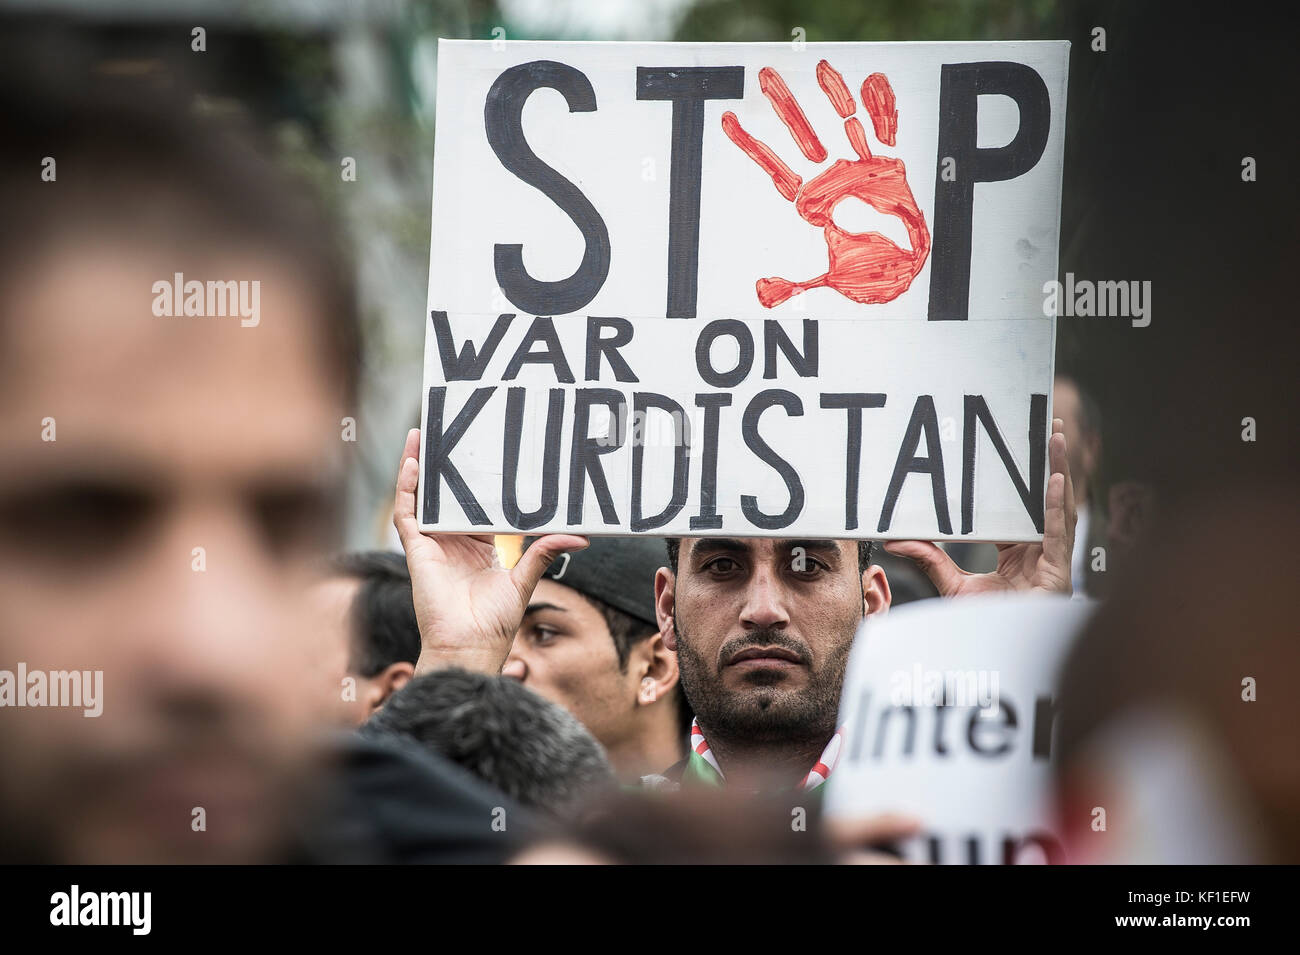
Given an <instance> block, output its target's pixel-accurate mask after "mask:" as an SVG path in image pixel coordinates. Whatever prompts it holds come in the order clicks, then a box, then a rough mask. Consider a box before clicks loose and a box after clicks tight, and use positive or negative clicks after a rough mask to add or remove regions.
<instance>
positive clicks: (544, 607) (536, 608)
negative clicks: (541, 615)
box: [524, 603, 569, 617]
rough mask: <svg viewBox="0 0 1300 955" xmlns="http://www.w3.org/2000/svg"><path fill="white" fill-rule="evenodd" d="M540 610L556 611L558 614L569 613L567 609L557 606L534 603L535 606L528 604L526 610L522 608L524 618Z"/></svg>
mask: <svg viewBox="0 0 1300 955" xmlns="http://www.w3.org/2000/svg"><path fill="white" fill-rule="evenodd" d="M542 610H557V611H559V612H560V613H568V612H569V611H568V608H566V607H561V606H560V605H559V604H548V603H536V604H529V605H528V606H527V607H526V608H524V616H525V617H526V616H528V615H529V614H530V613H538V612H540V611H542Z"/></svg>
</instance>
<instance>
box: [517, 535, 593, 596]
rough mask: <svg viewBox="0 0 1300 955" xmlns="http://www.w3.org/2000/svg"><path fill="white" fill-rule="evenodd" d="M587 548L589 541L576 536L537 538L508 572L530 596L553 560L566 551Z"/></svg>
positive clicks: (589, 544)
mask: <svg viewBox="0 0 1300 955" xmlns="http://www.w3.org/2000/svg"><path fill="white" fill-rule="evenodd" d="M589 546H591V541H590V540H588V539H587V538H585V537H579V536H578V535H577V534H547V535H546V536H545V537H539V538H537V540H535V541H533V543H532V545H531V546H530V547H529V548H528V549H527V550H526V551H524V553H523V555H522V556H521V557H520V558H519V562H518V563H517V564H515V566H514V569H513V570H511V571H510V576H511V578H512V579H513V580H514V582H515V584H516V585H517V586H518V587H519V589H520V590H521V591H523V592H524V593H526V594H531V593H532V592H533V590H534V589H535V588H536V587H537V582H538V581H539V580H541V579H542V574H544V573H546V568H547V567H550V566H551V562H552V561H554V560H555V558H557V557H559V556H560V555H561V554H563V553H565V552H567V551H573V550H583V549H584V548H586V547H589Z"/></svg>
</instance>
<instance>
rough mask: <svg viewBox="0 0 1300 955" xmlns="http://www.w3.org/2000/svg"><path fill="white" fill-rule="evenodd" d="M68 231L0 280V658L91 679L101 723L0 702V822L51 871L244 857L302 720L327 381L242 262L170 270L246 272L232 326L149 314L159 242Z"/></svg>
mask: <svg viewBox="0 0 1300 955" xmlns="http://www.w3.org/2000/svg"><path fill="white" fill-rule="evenodd" d="M83 235H84V237H83V239H81V240H80V241H81V242H83V243H84V244H78V245H73V244H67V245H64V246H63V247H61V248H59V249H58V250H56V251H53V252H51V253H49V254H48V255H47V256H46V257H44V258H43V259H41V260H40V262H39V263H38V265H37V267H35V268H31V269H28V270H27V271H26V272H25V273H24V274H23V276H22V278H21V280H20V281H16V282H11V283H10V284H9V286H8V287H6V288H5V289H4V290H3V295H4V299H5V301H4V305H5V312H4V314H3V318H0V668H3V669H10V670H13V669H16V667H17V665H18V664H19V663H20V662H21V663H25V664H26V665H27V668H28V670H29V671H31V670H37V669H39V670H99V671H102V674H103V676H102V679H103V697H104V699H103V713H102V715H101V716H99V717H98V718H86V717H84V716H83V711H82V710H81V709H77V708H61V709H56V708H28V709H5V710H4V711H0V719H2V720H3V722H4V729H3V732H2V733H0V828H3V829H4V830H7V831H6V833H5V835H6V836H11V835H16V834H21V835H22V836H23V837H24V838H26V839H28V840H30V844H29V847H30V848H33V849H35V850H36V851H38V852H40V853H42V854H43V855H45V856H48V857H51V858H54V859H57V860H63V861H76V862H88V863H98V862H152V861H171V860H183V861H193V860H214V861H241V860H248V859H250V858H257V857H259V856H261V855H263V854H265V853H266V852H267V851H268V850H269V849H270V848H271V847H272V845H273V843H274V840H275V839H276V838H277V836H278V834H279V832H280V831H281V828H282V824H283V822H284V820H285V818H286V807H287V805H288V802H287V801H288V799H289V797H290V792H291V790H292V789H293V788H294V785H295V784H296V783H297V781H298V780H299V779H300V778H301V768H302V765H303V762H304V760H305V758H306V757H307V749H308V747H307V745H306V744H307V741H308V739H309V733H310V730H311V727H312V725H313V722H314V710H313V707H312V705H311V699H310V693H311V683H310V681H309V680H307V679H305V678H304V677H303V676H302V674H303V673H304V672H305V669H306V667H307V666H308V665H309V663H310V661H312V660H313V659H316V652H317V651H318V650H319V647H317V646H316V645H315V644H314V643H313V634H312V632H311V626H310V615H309V614H308V613H306V612H305V608H304V603H303V600H302V596H303V594H304V593H305V590H306V587H307V585H308V583H309V582H310V580H311V577H312V568H313V562H314V560H315V559H316V558H317V556H318V554H319V552H320V551H321V549H322V547H323V546H324V545H325V544H326V538H327V534H328V530H327V529H328V528H329V527H330V526H331V523H330V520H329V518H330V514H331V512H332V511H333V500H334V494H333V492H334V489H335V487H336V486H337V465H338V462H337V461H335V460H333V458H332V455H333V454H334V453H335V452H336V450H337V448H338V447H339V445H338V430H337V423H338V420H339V415H340V413H341V411H342V409H341V408H340V407H339V405H340V402H339V400H338V396H337V394H336V393H335V389H336V388H337V383H336V382H335V381H334V380H333V379H332V378H331V377H330V376H328V375H327V374H326V373H325V371H324V366H323V364H322V362H321V358H320V351H319V349H320V345H319V341H318V339H317V338H316V337H315V334H314V333H313V331H312V324H313V322H314V321H315V320H316V316H314V315H312V314H311V309H312V307H313V305H312V302H313V300H312V299H311V298H310V297H309V295H308V294H307V293H306V292H305V290H303V289H302V288H301V287H300V286H299V285H297V284H295V281H294V277H293V275H292V273H291V272H288V271H286V270H285V269H283V268H278V267H277V266H276V264H275V263H274V262H273V261H271V260H270V259H269V258H268V257H266V256H258V255H253V254H251V253H250V254H239V253H236V252H229V253H228V254H225V255H222V254H220V253H219V252H217V251H212V250H209V251H207V252H202V253H196V254H195V255H193V256H191V257H189V258H187V259H186V261H185V263H184V268H183V270H184V272H185V273H186V275H187V278H188V277H191V276H192V277H194V278H199V277H202V278H204V279H206V278H213V279H226V278H241V279H242V278H247V279H250V280H251V279H259V280H261V283H262V288H261V294H262V315H263V317H262V321H261V323H260V324H259V325H257V326H256V327H250V328H244V327H241V326H240V324H239V320H238V319H237V318H235V319H231V318H221V317H202V318H200V317H177V318H159V317H155V316H154V315H153V314H152V313H151V307H150V306H151V301H152V297H153V293H152V283H154V282H155V281H158V280H160V279H163V280H168V281H170V279H171V275H172V273H173V271H175V270H176V267H177V266H179V265H180V262H179V260H178V257H177V254H176V253H175V251H174V250H171V249H165V248H154V247H150V246H145V245H140V246H134V245H131V244H129V243H127V242H125V241H123V240H122V239H121V238H120V237H108V236H103V235H90V234H83ZM47 418H50V419H54V420H53V427H54V429H55V431H54V433H53V437H54V438H55V440H42V437H43V430H44V431H45V433H46V434H48V428H46V423H45V422H44V421H43V419H47ZM200 810H201V812H200ZM200 820H201V821H202V822H200ZM10 845H11V846H13V845H15V843H14V842H12V841H11V842H10Z"/></svg>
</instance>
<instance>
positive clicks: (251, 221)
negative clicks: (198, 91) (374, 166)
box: [0, 43, 360, 404]
mask: <svg viewBox="0 0 1300 955" xmlns="http://www.w3.org/2000/svg"><path fill="white" fill-rule="evenodd" d="M10 46H11V44H10V43H3V44H0V52H2V51H4V50H7V49H9V48H10ZM21 62H28V61H26V60H24V61H21ZM22 69H23V68H22V67H21V66H20V65H16V64H15V63H14V62H10V63H8V64H0V115H3V116H4V133H3V136H2V137H0V209H3V210H4V218H5V228H4V230H3V232H0V288H4V287H11V286H12V285H13V284H14V283H13V280H14V278H15V277H16V276H20V275H22V274H24V272H26V271H28V270H29V269H30V268H31V267H32V265H33V264H34V263H37V262H39V261H40V260H41V259H42V258H44V257H47V256H50V255H52V254H55V253H57V252H58V251H59V250H60V249H63V248H65V247H67V246H69V245H72V244H73V243H77V242H86V241H87V240H89V241H92V242H95V243H99V244H111V245H114V246H122V245H128V246H129V245H131V244H138V245H140V246H143V247H159V246H161V247H163V248H166V249H168V250H170V251H174V252H175V253H176V261H177V262H178V264H179V263H180V262H182V261H191V262H193V261H197V262H204V261H206V259H207V258H210V256H211V254H212V252H213V251H214V250H218V249H230V250H238V251H239V252H241V253H242V254H246V255H252V256H264V257H265V258H266V259H267V260H272V261H274V262H276V263H277V264H279V263H284V264H285V265H287V267H288V268H289V270H290V271H291V272H292V273H293V274H295V275H296V276H297V277H298V278H299V279H300V280H301V281H302V284H303V287H304V288H305V289H306V290H307V291H308V294H310V295H311V296H312V297H313V298H314V300H315V304H316V306H317V307H316V311H317V312H318V313H319V321H318V323H317V326H316V328H315V329H314V331H315V333H316V338H317V341H318V342H319V346H320V348H321V352H322V357H323V358H324V359H325V360H326V361H327V362H328V365H329V366H330V367H331V368H332V369H333V370H334V372H335V373H336V374H337V375H338V377H339V379H340V381H341V382H342V383H343V386H344V387H343V392H342V393H343V397H344V399H345V400H346V401H347V403H349V404H350V403H351V402H352V400H353V398H354V397H355V396H356V393H357V387H358V376H359V370H360V361H359V359H360V332H359V320H358V315H357V306H356V298H355V290H354V287H353V281H352V269H351V267H350V265H349V264H348V257H347V256H346V255H345V253H344V250H343V248H342V245H341V242H340V236H339V233H338V230H337V227H336V223H335V222H334V221H332V219H331V218H330V217H328V216H327V215H326V214H325V213H324V211H323V207H324V203H323V202H322V201H321V198H322V197H321V196H320V195H318V194H315V193H313V192H312V191H311V190H310V189H309V188H308V187H307V186H306V184H305V182H302V181H300V180H299V179H297V178H295V177H291V176H289V175H288V174H287V173H286V172H285V171H284V170H283V169H281V168H280V167H279V166H278V165H277V164H276V163H275V162H273V161H272V160H271V159H270V158H269V152H268V150H267V149H266V147H265V146H264V144H263V143H261V142H260V141H259V138H258V136H257V134H256V133H255V131H254V130H253V128H252V125H251V124H247V123H241V122H239V121H237V120H235V119H233V118H231V117H219V116H215V115H200V112H201V111H200V110H199V108H198V107H197V105H196V102H197V101H196V98H195V96H194V95H193V94H192V93H191V92H189V91H188V89H187V87H186V85H185V80H184V77H181V76H172V77H171V82H170V83H169V84H168V85H166V86H160V85H159V84H156V83H155V84H148V85H142V84H140V83H139V82H131V81H130V79H129V78H126V79H119V78H116V77H112V76H103V75H95V76H87V77H86V78H85V82H84V83H81V84H71V83H69V82H67V81H66V79H67V78H66V77H64V78H63V79H64V80H65V81H64V82H61V83H50V84H48V85H47V86H42V85H40V84H34V83H32V82H30V80H29V77H27V76H26V75H24V74H23V73H22ZM47 158H48V159H51V160H53V161H54V163H55V170H56V172H55V179H54V181H50V182H47V181H43V179H42V170H43V164H44V163H45V160H46V159H47ZM187 256H188V259H187V258H186V257H187ZM159 278H160V279H165V280H167V281H170V280H171V279H172V276H171V275H166V276H159ZM146 291H147V290H146ZM10 311H11V306H10V303H9V302H7V301H5V300H4V297H3V296H0V333H2V332H3V326H4V323H5V322H6V321H11V320H14V318H15V317H14V316H12V315H11V314H9V313H10ZM0 351H2V349H0Z"/></svg>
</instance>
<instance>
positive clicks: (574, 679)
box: [501, 537, 691, 783]
mask: <svg viewBox="0 0 1300 955" xmlns="http://www.w3.org/2000/svg"><path fill="white" fill-rule="evenodd" d="M533 541H534V538H529V539H528V540H527V541H526V542H525V546H526V547H527V546H531V545H532V543H533ZM666 562H667V553H666V551H665V549H664V543H663V541H662V540H660V539H655V538H645V537H597V538H592V541H591V546H590V547H588V548H587V549H586V550H581V551H576V552H573V553H566V554H561V555H560V556H559V557H558V558H556V559H555V560H554V561H553V562H552V563H551V565H550V566H549V567H548V568H547V570H546V572H545V573H544V574H543V576H542V579H541V580H540V581H539V582H538V584H537V587H536V588H535V589H534V591H533V594H532V597H531V598H530V599H529V602H528V605H527V608H526V609H525V611H524V617H523V622H522V623H521V625H520V627H519V631H518V633H517V634H516V635H515V640H514V644H513V645H512V647H511V649H510V655H509V656H508V657H507V658H506V663H505V667H504V668H503V669H502V671H501V672H502V675H503V676H506V677H511V678H513V679H516V680H519V681H520V682H521V683H523V684H524V685H525V686H527V687H528V688H530V689H532V690H534V691H536V692H537V693H539V694H541V695H542V696H544V697H546V698H547V699H549V700H551V701H553V702H555V703H558V704H560V705H561V706H563V707H564V708H565V709H567V710H568V711H569V712H571V713H573V714H574V715H575V716H576V717H577V718H578V719H579V720H580V721H581V722H582V723H583V724H584V725H585V726H586V727H587V729H588V730H590V731H591V734H592V735H593V736H595V737H596V738H597V739H598V740H599V741H600V742H601V744H602V745H603V746H604V747H605V751H606V753H607V754H608V756H609V761H610V764H611V765H612V766H613V767H614V769H615V771H616V772H617V773H618V775H619V777H620V778H621V779H623V780H624V781H625V782H629V783H634V782H636V781H637V779H638V778H639V777H641V776H643V775H645V774H647V773H650V772H656V771H658V770H659V769H662V768H663V767H664V766H667V765H670V764H672V763H675V762H677V760H679V759H681V758H682V756H683V755H685V752H686V738H687V735H688V733H689V728H690V723H691V714H690V712H689V709H688V707H687V704H686V700H685V697H684V696H683V695H682V692H681V688H680V686H679V684H678V678H677V655H676V654H675V653H673V652H672V651H671V650H669V649H668V648H667V647H665V646H664V641H663V638H662V637H661V636H660V634H659V625H658V623H657V622H656V619H655V602H654V578H655V572H656V571H657V570H658V569H659V568H660V567H661V566H663V565H664V564H665V563H666Z"/></svg>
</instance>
